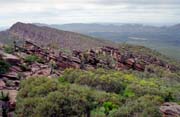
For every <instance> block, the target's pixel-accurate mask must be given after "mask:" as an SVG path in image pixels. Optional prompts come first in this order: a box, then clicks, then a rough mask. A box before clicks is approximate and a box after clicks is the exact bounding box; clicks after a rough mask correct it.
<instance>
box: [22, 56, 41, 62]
mask: <svg viewBox="0 0 180 117" xmlns="http://www.w3.org/2000/svg"><path fill="white" fill-rule="evenodd" d="M24 61H25V62H27V63H29V64H31V63H34V62H39V63H42V62H43V60H42V59H41V58H39V57H38V56H36V55H28V56H26V57H25V58H24Z"/></svg>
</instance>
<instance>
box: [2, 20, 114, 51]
mask: <svg viewBox="0 0 180 117" xmlns="http://www.w3.org/2000/svg"><path fill="white" fill-rule="evenodd" d="M12 40H16V41H17V40H30V41H31V42H34V43H37V44H38V45H40V46H42V45H43V46H50V47H53V48H56V49H60V48H63V49H70V50H73V49H76V50H84V49H88V48H94V47H99V46H104V45H111V46H114V45H115V44H113V43H110V42H105V41H102V40H98V39H95V38H92V37H89V36H85V35H82V34H78V33H74V32H68V31H62V30H57V29H53V28H48V27H40V26H36V25H33V24H25V23H20V22H18V23H16V24H14V25H13V26H12V27H11V28H10V29H9V30H7V31H5V32H1V33H0V41H1V42H4V43H7V42H12Z"/></svg>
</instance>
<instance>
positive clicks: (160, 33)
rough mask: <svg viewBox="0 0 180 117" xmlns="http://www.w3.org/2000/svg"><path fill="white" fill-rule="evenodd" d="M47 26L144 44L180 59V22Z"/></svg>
mask: <svg viewBox="0 0 180 117" xmlns="http://www.w3.org/2000/svg"><path fill="white" fill-rule="evenodd" d="M41 25H42V24H41ZM43 25H45V24H43ZM47 26H48V27H53V28H56V29H62V30H67V31H73V32H78V33H81V34H85V35H89V36H92V37H95V38H102V39H106V40H110V41H114V42H120V43H129V44H135V45H143V46H146V47H148V48H151V49H156V50H158V51H159V52H161V53H163V54H165V55H168V56H169V57H172V58H176V59H180V24H177V25H173V26H151V25H143V24H98V23H94V24H81V23H74V24H64V25H47ZM138 39H139V40H138Z"/></svg>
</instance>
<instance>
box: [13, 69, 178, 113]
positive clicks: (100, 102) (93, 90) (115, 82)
mask: <svg viewBox="0 0 180 117" xmlns="http://www.w3.org/2000/svg"><path fill="white" fill-rule="evenodd" d="M179 90H180V86H179V85H170V84H168V83H167V82H166V81H164V80H161V79H160V78H148V79H146V80H145V79H144V78H140V77H138V76H137V75H135V74H133V73H125V72H118V71H113V70H104V69H97V70H91V71H82V70H77V69H67V70H65V72H64V74H63V76H62V77H60V78H59V79H58V80H57V79H48V78H30V79H28V80H26V81H23V82H22V83H21V86H20V91H19V94H18V97H17V107H16V114H17V116H26V117H28V116H56V117H62V116H64V117H65V116H88V117H90V116H95V117H96V116H97V117H98V116H102V117H103V116H104V117H105V116H110V117H119V116H122V117H123V116H127V117H132V116H140V117H141V116H142V117H148V116H149V117H159V116H161V113H160V112H159V109H158V108H159V106H160V105H161V104H162V103H163V102H169V101H174V102H178V103H179V102H180V99H179V97H180V93H179Z"/></svg>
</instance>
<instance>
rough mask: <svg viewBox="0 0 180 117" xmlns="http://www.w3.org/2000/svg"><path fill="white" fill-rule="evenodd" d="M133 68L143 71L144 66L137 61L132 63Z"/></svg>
mask: <svg viewBox="0 0 180 117" xmlns="http://www.w3.org/2000/svg"><path fill="white" fill-rule="evenodd" d="M134 69H135V70H138V71H144V70H145V67H144V66H143V65H141V64H138V63H137V64H135V65H134Z"/></svg>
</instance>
